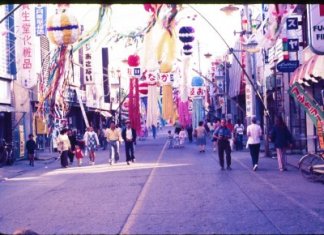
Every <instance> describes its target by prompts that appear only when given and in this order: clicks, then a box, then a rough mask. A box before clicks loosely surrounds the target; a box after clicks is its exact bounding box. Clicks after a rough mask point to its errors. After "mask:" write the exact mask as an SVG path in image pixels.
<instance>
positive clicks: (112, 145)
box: [105, 122, 121, 165]
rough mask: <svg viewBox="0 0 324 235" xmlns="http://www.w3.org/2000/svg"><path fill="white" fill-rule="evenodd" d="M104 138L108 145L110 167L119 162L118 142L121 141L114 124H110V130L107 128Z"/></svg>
mask: <svg viewBox="0 0 324 235" xmlns="http://www.w3.org/2000/svg"><path fill="white" fill-rule="evenodd" d="M105 136H106V140H107V144H108V151H109V164H110V165H112V164H113V163H117V162H118V160H119V151H118V150H119V149H118V142H119V141H120V140H121V136H120V131H119V129H118V128H116V125H115V122H111V123H110V128H107V130H106V133H105ZM113 152H114V154H113Z"/></svg>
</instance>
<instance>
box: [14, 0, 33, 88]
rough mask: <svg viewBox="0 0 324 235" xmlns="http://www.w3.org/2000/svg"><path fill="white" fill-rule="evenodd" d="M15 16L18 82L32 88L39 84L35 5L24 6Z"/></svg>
mask: <svg viewBox="0 0 324 235" xmlns="http://www.w3.org/2000/svg"><path fill="white" fill-rule="evenodd" d="M17 11H18V12H17V14H15V22H16V23H17V24H16V35H17V37H16V41H15V42H16V54H17V56H16V61H17V81H18V82H20V84H21V85H22V86H23V87H25V88H31V87H33V86H34V85H36V83H37V74H36V72H35V71H36V70H35V65H36V64H35V55H36V54H37V53H36V51H35V47H34V46H33V45H34V43H35V34H34V32H35V17H33V15H34V13H35V11H34V9H33V5H31V4H24V5H22V6H21V7H20V8H19V9H18V10H17Z"/></svg>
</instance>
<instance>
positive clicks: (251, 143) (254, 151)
mask: <svg viewBox="0 0 324 235" xmlns="http://www.w3.org/2000/svg"><path fill="white" fill-rule="evenodd" d="M256 122H257V119H256V117H252V123H251V124H250V125H249V126H248V127H247V129H246V133H247V136H248V140H247V145H248V147H249V149H250V154H251V158H252V165H253V170H254V171H256V170H257V168H258V163H259V152H260V136H262V130H261V127H260V126H259V125H258V124H257V123H256Z"/></svg>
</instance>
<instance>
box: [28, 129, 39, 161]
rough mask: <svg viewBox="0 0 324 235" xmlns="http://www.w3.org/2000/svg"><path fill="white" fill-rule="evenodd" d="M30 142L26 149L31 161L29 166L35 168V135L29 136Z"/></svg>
mask: <svg viewBox="0 0 324 235" xmlns="http://www.w3.org/2000/svg"><path fill="white" fill-rule="evenodd" d="M28 138H29V139H28V141H27V143H26V149H27V153H28V159H29V165H30V166H34V160H35V149H37V144H36V142H35V140H34V139H33V138H34V136H33V134H29V135H28Z"/></svg>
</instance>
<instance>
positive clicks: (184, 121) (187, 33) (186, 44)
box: [178, 26, 195, 126]
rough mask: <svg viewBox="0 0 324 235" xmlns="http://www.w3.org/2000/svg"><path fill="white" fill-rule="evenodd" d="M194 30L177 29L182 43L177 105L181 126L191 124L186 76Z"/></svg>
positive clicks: (187, 27) (189, 27) (189, 65)
mask: <svg viewBox="0 0 324 235" xmlns="http://www.w3.org/2000/svg"><path fill="white" fill-rule="evenodd" d="M194 32H195V29H194V28H193V27H191V26H182V27H181V28H180V29H179V39H180V41H181V42H182V43H183V47H182V53H183V67H182V80H181V81H180V102H179V105H178V113H179V122H180V124H181V125H183V126H187V125H189V124H190V123H191V117H190V113H189V100H188V76H189V75H188V74H189V70H190V67H191V63H190V62H191V60H190V59H191V55H192V45H191V43H192V42H193V41H194V39H195V37H194Z"/></svg>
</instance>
